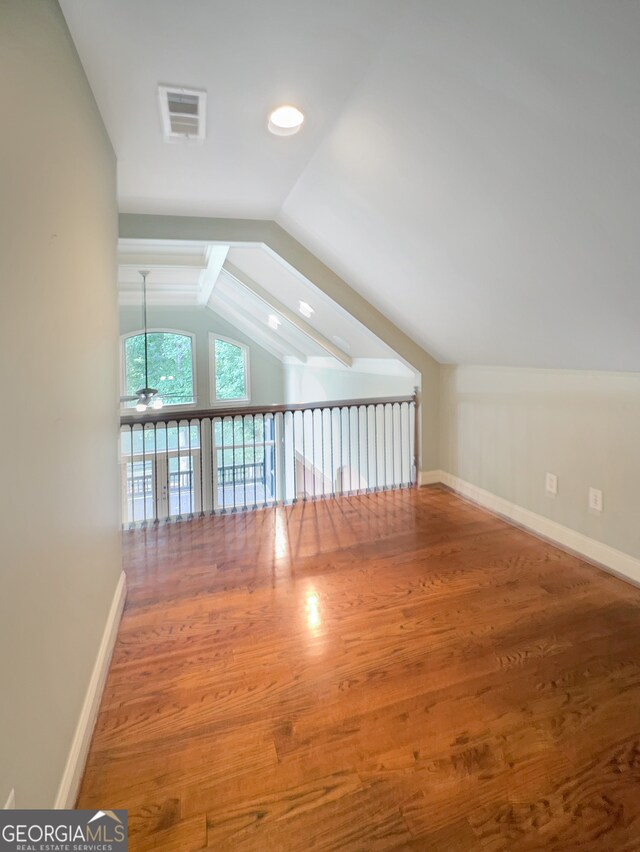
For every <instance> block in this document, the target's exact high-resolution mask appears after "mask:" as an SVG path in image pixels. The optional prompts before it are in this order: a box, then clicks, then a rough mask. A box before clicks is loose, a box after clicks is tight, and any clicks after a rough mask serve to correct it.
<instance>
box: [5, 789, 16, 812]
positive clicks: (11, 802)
mask: <svg viewBox="0 0 640 852" xmlns="http://www.w3.org/2000/svg"><path fill="white" fill-rule="evenodd" d="M15 807H16V791H15V790H12V791H11V792H10V793H9V798H8V799H7V803H6V804H5V806H4V809H5V811H13V810H15Z"/></svg>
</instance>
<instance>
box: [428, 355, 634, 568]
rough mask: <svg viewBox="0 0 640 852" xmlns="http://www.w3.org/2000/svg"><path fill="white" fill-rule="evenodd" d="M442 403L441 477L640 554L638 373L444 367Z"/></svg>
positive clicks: (625, 550)
mask: <svg viewBox="0 0 640 852" xmlns="http://www.w3.org/2000/svg"><path fill="white" fill-rule="evenodd" d="M440 404H441V457H440V467H441V468H442V469H443V470H445V471H447V472H448V473H451V474H453V475H455V476H458V477H460V478H462V479H464V480H466V481H468V482H471V483H473V484H474V485H477V486H480V487H481V488H484V489H486V490H487V491H490V492H492V493H493V494H496V495H498V496H499V497H503V498H505V499H506V500H509V501H511V502H513V503H516V504H517V505H518V506H522V507H524V508H526V509H530V510H531V511H533V512H537V513H538V514H540V515H543V516H545V517H547V518H550V519H552V520H554V521H557V522H558V523H560V524H563V525H565V526H567V527H570V528H571V529H573V530H576V531H578V532H581V533H583V534H585V535H587V536H589V537H591V538H594V539H596V540H597V541H602V542H604V543H605V544H608V545H610V546H612V547H614V548H617V549H619V550H622V551H624V552H626V553H629V554H631V555H632V556H635V557H640V523H639V512H640V492H639V490H638V488H639V485H640V440H639V439H638V436H639V435H640V373H598V372H586V371H585V372H579V371H570V370H536V369H517V368H513V369H512V368H489V367H442V368H441V395H440ZM547 471H548V472H551V473H555V474H556V475H557V476H558V486H559V487H558V495H557V496H556V497H551V496H549V495H547V494H546V493H545V474H546V473H547ZM590 486H593V487H595V488H599V489H601V490H602V491H603V493H604V511H603V512H602V513H596V512H594V511H593V510H590V509H589V508H588V503H587V494H588V489H589V487H590Z"/></svg>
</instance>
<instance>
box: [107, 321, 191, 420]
mask: <svg viewBox="0 0 640 852" xmlns="http://www.w3.org/2000/svg"><path fill="white" fill-rule="evenodd" d="M158 331H160V332H165V333H166V334H179V335H180V336H181V337H190V338H191V375H192V377H193V402H164V400H163V408H174V409H176V410H181V409H184V410H185V411H187V410H189V409H193V408H196V407H197V405H198V375H197V373H196V335H195V333H194V332H193V331H185V330H184V329H182V328H148V329H147V333H148V334H154V333H155V332H158ZM140 334H144V328H140V329H138V330H137V331H127V332H126V333H125V334H121V335H120V396H125V394H126V389H125V379H126V374H125V364H124V362H125V357H124V345H125V340H127V339H128V338H130V337H137V336H138V335H140ZM120 411H121V412H123V411H124V412H129V413H130V412H132V411H135V409H133V408H128V407H127V404H126V402H121V403H120Z"/></svg>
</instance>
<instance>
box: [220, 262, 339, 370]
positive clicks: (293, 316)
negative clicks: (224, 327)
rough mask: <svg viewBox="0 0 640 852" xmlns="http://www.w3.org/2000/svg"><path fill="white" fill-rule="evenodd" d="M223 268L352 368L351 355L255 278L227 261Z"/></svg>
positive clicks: (315, 341) (326, 350)
mask: <svg viewBox="0 0 640 852" xmlns="http://www.w3.org/2000/svg"><path fill="white" fill-rule="evenodd" d="M222 268H223V269H224V271H225V272H226V273H227V275H229V276H230V277H231V278H233V279H234V280H235V281H236V282H237V283H238V284H239V285H240V286H241V287H244V288H245V289H246V290H248V291H249V292H250V293H252V294H253V295H254V296H257V297H258V299H260V300H261V301H263V302H264V303H265V304H266V305H268V306H269V307H270V308H271V310H273V311H275V312H276V313H278V314H280V316H282V317H284V318H285V319H286V320H287V321H288V322H290V323H291V324H292V325H294V326H295V327H296V328H297V329H298V330H299V331H301V332H302V333H303V334H304V335H306V336H307V337H308V338H309V339H310V340H313V342H314V343H317V344H318V346H320V347H321V348H322V349H324V350H325V352H328V353H329V355H332V356H333V357H334V358H336V360H338V361H340V363H341V364H344V365H345V367H350V366H351V364H352V359H351V356H350V355H347V353H346V352H344V351H343V350H342V349H340V347H339V346H336V344H335V343H332V342H331V340H328V339H327V338H326V337H325V336H324V334H321V333H320V332H319V331H316V329H315V328H313V326H311V325H309V323H308V322H305V321H304V320H303V319H302V317H300V316H299V315H298V314H297V313H296V312H295V311H292V310H291V308H288V307H287V306H286V305H285V304H284V303H283V302H281V301H280V300H279V299H277V298H276V297H275V296H272V295H271V293H269V292H268V291H267V290H265V289H264V287H261V286H260V284H258V283H257V282H256V281H254V280H253V278H250V277H249V276H248V275H246V274H245V273H244V272H243V271H242V270H241V269H238V267H237V266H234V265H233V264H232V263H230V262H229V261H228V260H227V261H225V263H224V264H223V267H222Z"/></svg>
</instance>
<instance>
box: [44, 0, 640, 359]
mask: <svg viewBox="0 0 640 852" xmlns="http://www.w3.org/2000/svg"><path fill="white" fill-rule="evenodd" d="M61 5H62V7H63V10H64V12H65V15H66V16H67V20H68V22H69V25H70V29H71V31H72V34H73V37H74V40H75V42H76V45H77V47H78V50H79V52H80V55H81V58H82V60H83V62H84V65H85V68H86V70H87V74H88V77H89V80H90V82H91V84H92V87H93V89H94V92H95V94H96V98H97V101H98V104H99V106H100V109H101V111H102V114H103V116H104V118H105V122H106V125H107V129H108V131H109V133H110V135H111V138H112V141H113V143H114V147H115V149H116V153H117V155H118V158H119V193H120V202H121V207H122V209H123V210H127V211H137V212H151V213H153V212H161V213H174V214H191V215H214V216H215V215H222V216H243V217H258V216H264V217H275V218H277V220H278V221H279V222H280V223H281V224H282V225H283V226H284V227H285V228H287V230H289V231H290V232H291V233H292V234H293V235H294V236H296V237H297V238H298V239H300V240H301V242H303V243H304V244H305V245H306V246H307V247H308V248H310V249H311V250H312V251H314V253H315V254H317V255H318V256H319V257H320V258H321V259H322V260H324V261H325V262H326V263H327V264H328V265H330V266H331V267H332V268H333V269H335V271H336V272H338V273H339V274H340V275H342V276H343V277H344V278H345V280H346V281H347V282H348V283H350V284H351V285H352V286H354V287H355V288H356V289H357V290H358V291H359V292H361V293H362V295H364V296H365V297H366V298H368V299H369V300H370V301H371V302H372V303H373V304H374V305H376V306H377V307H378V308H380V309H381V310H382V311H383V312H385V313H386V314H387V315H388V316H389V317H390V318H391V319H392V320H393V321H395V322H396V323H397V325H399V326H400V327H401V328H403V329H404V330H405V331H407V332H408V333H409V334H410V335H411V336H412V337H413V338H414V339H415V340H416V341H418V342H419V343H420V344H422V345H423V346H424V347H425V348H426V349H427V350H428V351H430V352H432V353H433V354H434V355H435V356H436V357H437V358H439V359H440V360H442V361H448V362H457V363H485V364H508V365H530V366H549V367H576V368H593V369H612V370H639V369H640V334H638V333H637V327H638V318H640V286H638V282H639V279H640V240H639V239H638V235H637V231H638V222H640V3H637V2H631V0H607V2H603V0H405V2H402V3H399V2H398V0H384V2H383V0H380V1H379V2H375V0H335V1H332V2H326V0H325V2H320V0H315V2H311V0H287V2H284V1H283V0H276V2H269V3H263V2H260V1H259V0H234V2H227V3H222V2H214V0H182V2H180V3H176V2H174V0H135V2H131V0H62V3H61ZM161 82H163V83H177V84H182V85H190V86H196V87H204V88H206V89H207V90H208V97H209V101H208V128H207V130H208V138H207V141H206V142H205V143H204V144H203V145H202V146H189V145H166V144H165V143H164V142H163V141H162V134H161V130H160V122H159V116H158V109H157V101H156V87H157V84H158V83H161ZM282 101H294V102H295V103H297V104H298V105H299V106H300V107H301V108H302V109H304V110H305V111H306V113H307V116H308V122H307V124H306V125H305V126H304V127H303V129H302V131H301V133H300V134H299V135H298V136H296V137H291V138H277V137H271V136H269V134H268V133H267V132H266V130H265V127H264V124H265V118H266V113H267V111H268V109H269V108H270V107H271V106H272V105H273V104H275V103H278V102H282Z"/></svg>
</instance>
